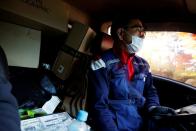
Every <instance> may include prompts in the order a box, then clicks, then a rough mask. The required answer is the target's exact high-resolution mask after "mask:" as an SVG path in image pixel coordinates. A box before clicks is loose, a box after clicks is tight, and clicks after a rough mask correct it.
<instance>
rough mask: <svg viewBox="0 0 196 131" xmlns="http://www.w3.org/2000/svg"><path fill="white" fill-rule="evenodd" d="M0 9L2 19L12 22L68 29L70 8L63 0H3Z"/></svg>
mask: <svg viewBox="0 0 196 131" xmlns="http://www.w3.org/2000/svg"><path fill="white" fill-rule="evenodd" d="M0 11H1V15H3V17H4V18H1V19H5V20H9V21H10V20H11V22H12V23H17V24H18V23H19V24H21V25H25V26H27V27H30V28H32V27H33V26H34V25H37V26H36V29H39V30H40V29H45V28H53V29H56V30H58V31H61V32H67V31H68V27H67V26H68V15H69V14H68V13H69V10H68V9H67V8H66V4H65V2H63V1H62V0H1V2H0ZM6 17H7V18H6ZM18 21H19V22H18ZM33 28H35V27H33Z"/></svg>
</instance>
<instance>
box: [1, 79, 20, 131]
mask: <svg viewBox="0 0 196 131" xmlns="http://www.w3.org/2000/svg"><path fill="white" fill-rule="evenodd" d="M11 88H12V86H11V84H10V82H9V81H8V80H7V79H5V78H4V77H1V76H0V116H1V117H0V123H1V125H0V131H20V119H19V115H18V109H17V102H16V99H15V97H14V96H13V95H12V94H11Z"/></svg>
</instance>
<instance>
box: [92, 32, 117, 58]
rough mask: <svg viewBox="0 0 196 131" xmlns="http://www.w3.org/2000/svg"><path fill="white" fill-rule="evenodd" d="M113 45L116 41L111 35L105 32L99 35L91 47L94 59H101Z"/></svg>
mask: <svg viewBox="0 0 196 131" xmlns="http://www.w3.org/2000/svg"><path fill="white" fill-rule="evenodd" d="M113 43H114V41H113V39H112V37H111V36H110V35H108V34H106V33H103V32H100V33H97V35H96V36H95V39H94V40H93V42H92V46H91V53H92V54H93V57H99V56H100V55H101V54H102V53H103V52H104V51H106V50H109V49H111V48H112V47H113Z"/></svg>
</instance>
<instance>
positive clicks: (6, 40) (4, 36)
mask: <svg viewBox="0 0 196 131" xmlns="http://www.w3.org/2000/svg"><path fill="white" fill-rule="evenodd" d="M0 29H1V30H0V45H1V47H2V48H3V49H4V51H5V54H6V56H7V59H8V65H9V66H19V67H29V68H37V67H38V65H39V56H40V44H41V31H37V30H34V29H30V28H26V27H22V26H18V25H14V24H10V23H4V22H1V21H0Z"/></svg>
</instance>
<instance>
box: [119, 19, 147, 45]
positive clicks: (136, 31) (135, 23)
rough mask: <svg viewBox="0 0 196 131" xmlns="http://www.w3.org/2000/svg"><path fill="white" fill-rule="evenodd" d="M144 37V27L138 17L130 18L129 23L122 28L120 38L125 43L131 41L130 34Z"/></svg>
mask: <svg viewBox="0 0 196 131" xmlns="http://www.w3.org/2000/svg"><path fill="white" fill-rule="evenodd" d="M133 35H134V36H138V37H140V38H144V37H145V31H144V27H143V25H142V22H141V21H140V20H139V19H132V20H130V22H129V24H128V25H127V26H125V27H124V28H123V33H122V38H123V40H124V41H125V42H126V43H130V42H131V36H133Z"/></svg>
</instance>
